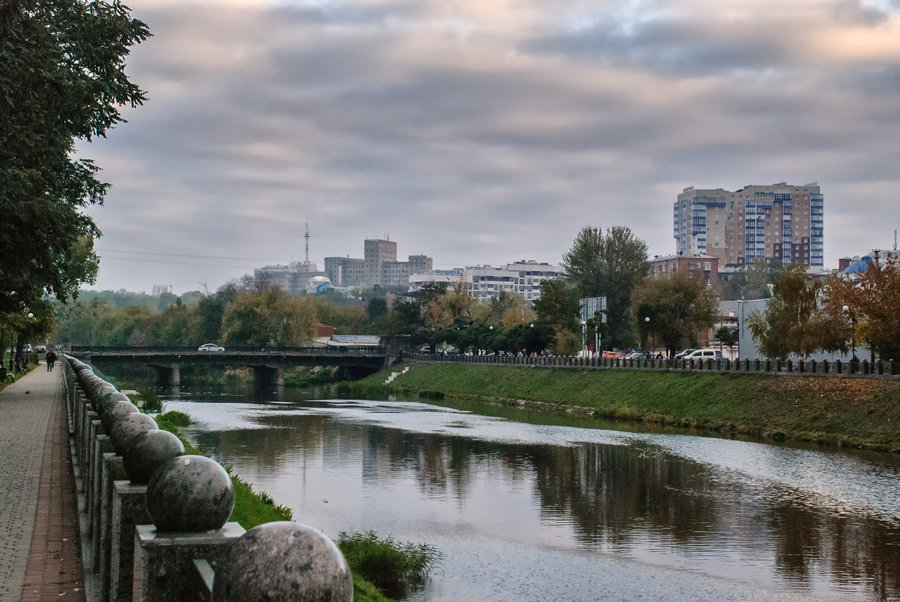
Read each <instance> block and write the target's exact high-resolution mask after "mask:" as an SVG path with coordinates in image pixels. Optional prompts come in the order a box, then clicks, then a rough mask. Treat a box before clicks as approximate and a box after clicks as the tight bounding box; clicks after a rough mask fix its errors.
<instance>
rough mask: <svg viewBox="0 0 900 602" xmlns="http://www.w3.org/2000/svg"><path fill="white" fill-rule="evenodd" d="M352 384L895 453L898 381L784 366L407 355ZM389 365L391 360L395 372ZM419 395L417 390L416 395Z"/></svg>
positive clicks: (353, 390) (360, 389)
mask: <svg viewBox="0 0 900 602" xmlns="http://www.w3.org/2000/svg"><path fill="white" fill-rule="evenodd" d="M410 366H411V369H410V370H409V371H408V372H407V373H406V374H403V375H402V376H399V377H398V378H397V379H396V380H394V382H393V383H391V385H389V386H388V387H384V385H383V383H384V379H385V378H386V377H387V373H386V372H381V373H378V374H375V375H372V376H370V377H368V378H366V379H363V380H361V381H359V382H358V383H352V384H351V385H350V386H348V387H347V388H348V389H349V391H346V392H347V393H350V394H356V395H365V393H367V392H368V391H370V390H373V389H387V390H388V392H399V393H410V394H414V395H419V396H421V397H423V398H429V399H437V398H439V397H438V396H437V395H435V392H440V393H443V394H445V395H447V396H450V397H455V398H460V399H472V400H480V401H491V402H499V403H504V404H510V405H524V406H527V407H529V408H531V409H543V410H545V411H547V412H569V413H579V414H582V415H586V416H591V417H596V418H604V419H613V420H627V421H638V422H643V423H647V424H658V425H665V426H675V427H682V428H690V429H696V430H698V431H704V432H710V433H719V434H726V435H732V434H738V435H746V436H750V437H758V438H762V439H770V440H775V441H782V440H788V441H807V442H816V443H824V444H829V445H839V446H848V447H860V448H868V449H875V450H879V451H893V452H896V453H900V381H896V380H888V379H862V378H823V377H802V376H786V375H780V376H779V375H738V374H711V373H698V372H691V373H689V372H651V371H637V370H585V369H570V368H538V367H527V366H486V365H460V364H438V363H435V364H428V363H421V364H417V363H413V364H411V365H410ZM396 369H397V368H396V366H395V367H394V368H393V370H394V371H396ZM423 394H424V395H423Z"/></svg>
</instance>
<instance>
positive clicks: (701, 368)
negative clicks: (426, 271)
mask: <svg viewBox="0 0 900 602" xmlns="http://www.w3.org/2000/svg"><path fill="white" fill-rule="evenodd" d="M402 357H403V359H404V360H408V361H414V362H447V363H454V364H493V365H503V366H536V367H544V368H581V369H587V370H604V369H618V370H649V371H657V372H660V371H662V372H716V373H728V374H772V375H775V374H796V375H808V376H827V377H854V378H857V377H859V378H900V362H896V361H893V360H892V361H888V362H883V361H881V360H876V361H875V362H869V361H868V360H863V361H860V362H854V361H850V362H842V361H841V360H835V361H833V362H832V361H828V360H822V361H816V360H787V361H781V360H770V359H754V360H750V359H743V360H730V359H717V360H714V359H707V360H693V359H686V360H685V359H677V360H673V359H668V358H662V359H657V358H653V359H627V360H626V359H624V358H586V357H576V356H544V355H540V356H524V355H466V354H460V353H415V352H403V356H402Z"/></svg>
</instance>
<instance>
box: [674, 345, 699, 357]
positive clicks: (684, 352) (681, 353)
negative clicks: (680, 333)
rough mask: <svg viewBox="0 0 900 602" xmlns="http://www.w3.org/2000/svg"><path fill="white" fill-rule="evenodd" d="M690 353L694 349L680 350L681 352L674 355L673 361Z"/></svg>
mask: <svg viewBox="0 0 900 602" xmlns="http://www.w3.org/2000/svg"><path fill="white" fill-rule="evenodd" d="M692 351H696V349H694V348H692V347H688V348H687V349H682V350H681V351H679V352H678V353H676V354H675V359H676V360H680V359H681V358H683V357H684V356H686V355H687V354H688V353H691V352H692Z"/></svg>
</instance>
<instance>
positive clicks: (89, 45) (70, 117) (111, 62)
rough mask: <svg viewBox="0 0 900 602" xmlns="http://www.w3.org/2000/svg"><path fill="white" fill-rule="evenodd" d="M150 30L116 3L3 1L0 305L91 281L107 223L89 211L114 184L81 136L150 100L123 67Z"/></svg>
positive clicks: (101, 131) (59, 293)
mask: <svg viewBox="0 0 900 602" xmlns="http://www.w3.org/2000/svg"><path fill="white" fill-rule="evenodd" d="M149 35H150V32H149V30H148V29H147V26H146V25H145V24H144V23H142V22H141V21H139V20H137V19H132V18H131V16H130V14H129V9H128V8H127V7H126V6H124V5H122V4H119V3H118V2H113V3H107V2H103V1H93V2H84V1H82V0H6V1H5V2H4V3H3V4H2V7H0V90H2V94H0V214H2V215H3V220H2V223H0V257H2V258H3V261H2V262H0V312H4V311H5V312H10V311H12V312H16V311H21V310H23V309H25V308H26V307H28V306H29V305H33V304H34V303H35V302H37V301H38V300H39V299H41V298H42V297H43V296H44V295H54V296H56V297H57V298H59V299H60V300H65V299H67V298H69V297H72V296H75V295H76V294H77V290H78V286H79V285H80V284H81V283H83V282H93V280H94V277H95V275H96V270H97V257H96V255H95V254H94V251H93V239H94V237H95V236H99V234H100V231H99V230H98V228H97V226H96V224H94V222H93V220H92V219H91V218H90V217H89V216H88V215H85V214H84V213H83V212H82V209H83V208H84V207H86V206H88V205H93V204H102V202H103V198H104V196H105V194H106V191H107V189H108V187H109V185H108V184H105V183H103V182H100V181H99V180H98V179H97V177H96V175H97V171H98V167H97V166H96V165H95V164H94V163H93V162H92V161H91V160H89V159H76V158H75V156H74V150H75V140H76V139H84V140H92V139H93V138H95V137H98V136H105V135H106V132H107V130H108V129H109V128H110V127H112V126H114V125H115V124H117V123H120V122H122V121H124V120H123V119H122V117H121V115H120V114H119V107H122V106H125V105H130V106H136V105H139V104H142V103H143V102H144V100H145V97H144V93H143V92H142V91H141V90H140V89H139V88H138V87H137V86H136V85H135V84H133V83H131V82H130V81H129V79H128V77H127V76H126V75H125V71H124V68H125V57H126V56H127V55H128V52H129V49H130V48H131V46H133V45H135V44H138V43H140V42H141V41H143V40H144V39H146V38H147V37H148V36H149Z"/></svg>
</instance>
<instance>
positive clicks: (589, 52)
mask: <svg viewBox="0 0 900 602" xmlns="http://www.w3.org/2000/svg"><path fill="white" fill-rule="evenodd" d="M129 6H130V7H131V8H132V10H133V12H134V15H135V16H136V17H138V18H140V19H142V20H144V21H145V22H147V23H148V25H149V26H150V28H151V31H152V32H153V34H154V37H152V38H151V39H149V40H148V41H147V42H145V43H144V44H142V45H141V46H139V47H138V48H136V49H134V51H133V52H132V54H131V56H130V57H129V63H128V72H129V74H130V75H131V77H132V79H133V80H134V81H135V82H137V83H138V84H139V85H141V86H142V87H143V88H144V89H146V90H147V94H148V102H147V104H146V105H145V106H143V107H138V108H136V109H134V110H132V109H128V110H126V111H125V116H126V117H127V118H128V120H129V123H126V124H122V125H121V126H119V127H117V128H115V129H114V130H112V131H111V132H109V137H108V139H100V140H97V141H95V142H93V143H90V144H80V145H79V151H80V153H81V155H82V156H85V157H88V158H92V159H94V160H95V161H96V162H97V164H98V165H99V166H100V167H101V168H102V170H103V171H102V172H101V174H100V175H101V177H102V178H103V179H105V180H106V181H108V182H110V183H111V184H112V189H111V190H110V192H109V194H108V196H107V200H106V204H105V205H104V206H103V207H96V208H90V210H89V213H90V215H92V216H93V217H94V219H95V221H96V222H97V224H98V225H99V227H100V228H101V229H102V230H103V233H104V236H103V237H102V238H101V239H100V240H99V241H98V242H97V245H96V248H97V251H98V253H99V254H100V256H101V258H102V259H101V268H100V274H99V279H98V281H97V283H96V285H94V286H93V287H91V288H94V289H113V290H115V289H120V288H124V289H127V290H135V291H149V290H151V288H152V286H153V285H154V284H159V283H169V284H172V285H173V290H174V291H176V292H184V291H188V290H197V289H202V286H201V284H200V283H206V284H207V286H208V287H209V289H210V290H215V289H216V288H218V287H219V286H221V285H222V284H223V283H225V282H227V281H228V280H231V279H234V278H238V277H240V276H242V275H243V274H247V273H252V271H253V269H254V268H256V267H259V266H263V265H266V264H274V263H286V262H289V261H291V260H298V261H299V260H302V259H303V258H304V239H303V235H304V228H305V224H306V223H307V222H309V224H310V230H311V239H310V256H311V258H312V259H313V260H314V261H316V262H318V263H320V264H321V263H322V260H323V259H324V258H325V257H336V256H342V255H351V256H356V255H357V251H356V249H358V241H359V240H360V239H363V238H382V237H384V235H385V234H389V235H390V238H391V240H397V241H401V244H402V245H403V249H404V251H403V256H406V255H427V256H430V257H433V258H434V264H435V267H458V266H466V265H474V264H477V263H484V262H486V261H489V262H493V263H496V264H497V265H504V264H506V263H511V262H514V261H517V260H520V259H536V260H539V261H547V262H550V263H554V264H555V263H559V262H560V261H561V259H562V255H563V253H564V252H565V251H566V250H567V249H568V248H569V247H570V246H571V244H572V241H573V240H574V238H575V236H576V235H577V233H578V231H579V230H580V229H581V228H582V227H585V226H599V227H603V228H606V227H609V226H613V225H624V226H628V227H629V228H631V229H632V230H633V231H634V233H635V234H636V235H637V236H638V237H639V238H641V239H642V240H644V241H645V242H646V243H647V245H648V248H649V252H650V255H651V257H652V256H653V255H668V254H671V253H672V252H674V250H675V241H674V239H673V237H672V203H673V200H674V199H675V198H676V196H677V195H678V194H679V193H680V192H681V191H682V190H684V189H685V188H687V187H689V186H697V187H704V188H706V187H709V188H723V189H726V190H737V189H740V188H742V187H743V186H746V185H747V184H751V183H754V184H773V183H775V182H782V181H786V182H793V183H798V184H802V183H805V182H813V181H817V182H818V183H819V185H820V186H821V187H822V190H823V191H824V193H825V197H826V207H825V223H824V266H825V267H826V268H830V267H836V266H837V260H838V258H839V257H842V256H847V255H850V256H852V255H863V254H866V253H868V252H869V251H871V249H872V248H873V247H880V248H890V247H892V246H893V242H894V230H895V229H897V228H900V202H898V201H897V200H896V197H897V191H898V189H900V172H898V170H897V168H896V166H897V165H900V145H898V144H897V143H896V140H898V139H900V104H898V103H897V102H896V98H897V97H898V96H900V94H898V93H900V5H898V3H897V2H893V1H889V0H883V1H874V0H873V1H863V0H819V1H816V2H806V1H796V2H787V3H785V2H782V1H781V0H735V1H734V2H727V3H723V2H714V1H712V0H666V1H662V0H647V1H642V2H629V3H616V2H609V3H602V2H601V3H584V2H581V1H580V0H562V1H561V2H558V3H546V2H538V1H536V0H509V1H504V2H499V1H490V0H462V1H461V2H455V3H450V4H448V3H445V2H439V1H437V0H417V1H416V2H411V1H407V0H400V1H399V2H379V1H377V0H376V1H375V2H372V1H371V0H365V1H363V0H345V1H342V2H339V1H338V0H325V1H322V2H318V1H317V2H312V1H307V0H292V1H287V2H285V1H278V2H275V1H274V0H272V1H269V0H224V1H216V2H213V1H212V0H193V1H189V2H174V1H172V0H134V1H132V2H129Z"/></svg>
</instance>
